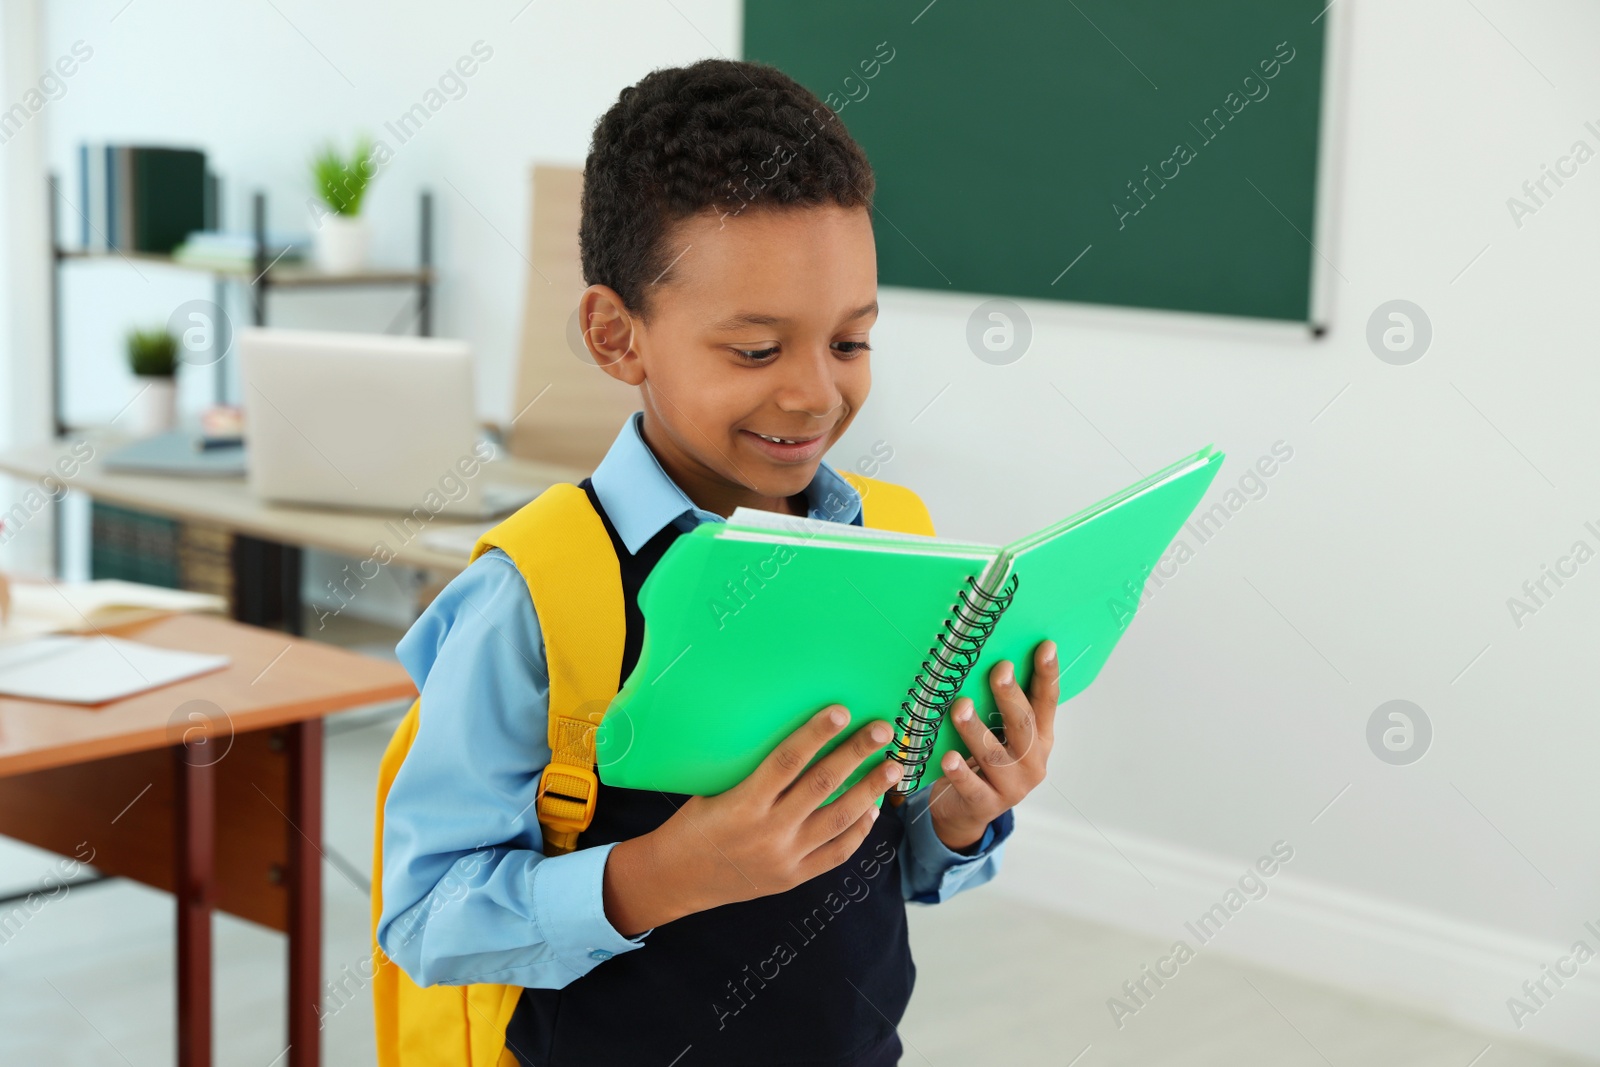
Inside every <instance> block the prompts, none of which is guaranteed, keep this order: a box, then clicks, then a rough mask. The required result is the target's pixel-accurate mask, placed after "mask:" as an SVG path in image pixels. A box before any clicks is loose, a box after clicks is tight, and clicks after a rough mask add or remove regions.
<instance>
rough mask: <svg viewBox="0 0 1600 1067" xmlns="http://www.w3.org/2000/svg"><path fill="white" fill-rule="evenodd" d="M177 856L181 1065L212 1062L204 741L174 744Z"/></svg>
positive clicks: (212, 881) (202, 1066) (210, 846)
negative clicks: (197, 743)
mask: <svg viewBox="0 0 1600 1067" xmlns="http://www.w3.org/2000/svg"><path fill="white" fill-rule="evenodd" d="M172 751H173V764H174V775H173V777H174V783H175V786H176V788H175V789H174V794H175V799H176V804H175V805H174V813H175V816H176V819H175V822H176V826H175V830H176V832H177V842H176V848H175V849H174V850H173V855H174V856H175V857H176V858H177V870H176V872H174V873H175V876H176V877H175V884H176V885H177V887H178V891H177V893H176V894H174V898H175V900H176V902H177V907H178V914H177V926H178V938H177V941H178V967H177V972H178V990H177V994H178V998H177V999H178V1067H211V910H212V908H213V907H214V906H215V903H216V810H217V809H216V774H215V771H216V768H215V767H214V766H213V765H212V764H211V763H209V762H208V761H207V759H208V757H207V753H206V752H205V749H204V746H192V747H191V746H188V745H177V746H174V748H173V750H172Z"/></svg>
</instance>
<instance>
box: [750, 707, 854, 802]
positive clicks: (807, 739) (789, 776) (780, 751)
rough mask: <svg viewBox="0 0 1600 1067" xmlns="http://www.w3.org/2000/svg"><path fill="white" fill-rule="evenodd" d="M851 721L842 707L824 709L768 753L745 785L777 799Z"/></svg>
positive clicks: (848, 714) (751, 773)
mask: <svg viewBox="0 0 1600 1067" xmlns="http://www.w3.org/2000/svg"><path fill="white" fill-rule="evenodd" d="M849 721H850V713H849V712H848V711H846V710H845V709H844V708H843V707H841V706H840V705H838V704H830V705H829V706H828V707H825V708H823V709H822V710H821V711H819V712H817V713H816V714H815V715H813V716H811V718H809V719H807V720H806V723H805V725H804V726H802V727H800V729H798V730H796V731H795V732H794V733H792V734H790V735H789V736H788V737H786V738H784V739H783V740H782V741H780V742H779V743H778V746H777V747H776V748H774V749H773V750H772V751H771V752H769V753H767V758H766V759H764V760H762V761H761V763H760V764H758V765H757V767H756V769H755V770H753V771H751V772H750V774H749V776H747V777H746V778H745V780H744V784H748V785H750V786H752V787H754V788H755V789H756V790H757V791H759V792H761V793H763V794H765V795H766V796H768V797H769V798H774V799H775V798H776V797H777V796H778V795H779V794H780V793H782V792H783V791H784V790H785V789H787V788H789V786H790V785H791V784H793V782H794V780H795V779H796V778H798V777H799V776H800V772H801V771H804V770H805V769H806V764H808V763H810V762H811V761H812V759H813V758H815V757H816V754H817V753H818V752H820V751H821V750H822V746H823V745H825V744H827V743H828V740H829V739H830V738H832V737H833V736H834V735H835V734H837V733H838V732H839V731H840V730H841V729H842V728H843V727H844V724H845V723H847V722H849Z"/></svg>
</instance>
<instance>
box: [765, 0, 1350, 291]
mask: <svg viewBox="0 0 1600 1067" xmlns="http://www.w3.org/2000/svg"><path fill="white" fill-rule="evenodd" d="M1326 6H1327V0H1003V2H987V3H979V2H976V0H935V2H934V3H929V0H746V3H745V7H744V55H745V58H746V59H751V60H756V61H760V62H765V63H771V64H772V65H774V66H776V67H778V68H780V69H782V70H784V71H786V72H787V73H788V74H790V75H791V76H792V77H794V78H795V79H796V80H797V81H799V82H800V83H801V84H803V85H805V86H806V87H807V88H808V89H810V90H811V91H812V92H814V93H816V94H817V95H818V96H819V97H821V98H822V99H823V100H824V102H826V103H827V104H828V105H829V106H830V107H832V108H833V109H834V110H835V111H836V112H837V113H838V115H839V118H840V119H841V120H842V121H843V122H844V124H845V126H846V127H847V128H848V129H849V131H850V133H851V134H852V136H854V137H855V138H856V139H857V140H858V141H859V142H860V143H861V145H862V146H863V147H864V148H865V149H866V152H867V155H868V157H869V158H870V159H871V161H872V165H873V170H874V172H875V174H876V177H877V195H876V197H875V207H876V211H875V213H874V221H873V225H874V228H875V232H876V236H877V244H878V263H879V279H880V281H881V282H882V283H883V284H885V285H901V286H912V287H916V288H921V289H937V290H945V291H954V292H971V293H991V294H1000V295H1006V296H1023V297H1043V298H1047V299H1058V300H1075V301H1086V302H1090V303H1097V304H1118V305H1125V306H1131V307H1148V308H1166V309H1173V310H1180V311H1196V312H1209V313H1215V314H1225V315H1242V316H1249V317H1254V318H1262V319H1277V320H1289V321H1301V322H1304V321H1308V320H1309V318H1310V316H1311V278H1312V265H1313V259H1314V257H1315V256H1316V255H1317V253H1316V251H1315V250H1314V249H1313V247H1312V244H1311V241H1312V240H1314V239H1315V236H1316V235H1315V233H1314V232H1313V218H1314V214H1315V205H1316V196H1317V153H1318V144H1319V138H1318V133H1319V131H1318V126H1319V118H1320V110H1321V97H1322V77H1323V61H1324V51H1325V50H1324V35H1325V28H1326V26H1327V19H1326V18H1324V17H1321V15H1322V12H1323V10H1324V8H1325V7H1326Z"/></svg>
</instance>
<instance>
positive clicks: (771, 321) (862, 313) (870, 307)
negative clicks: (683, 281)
mask: <svg viewBox="0 0 1600 1067" xmlns="http://www.w3.org/2000/svg"><path fill="white" fill-rule="evenodd" d="M877 310H878V302H877V301H876V300H874V301H872V302H871V303H870V304H862V305H861V306H860V307H858V308H856V309H855V310H854V311H852V312H850V314H848V315H846V316H845V319H844V321H845V322H854V321H855V320H856V319H860V318H865V317H866V316H868V315H871V314H873V313H874V312H876V311H877ZM788 321H789V320H788V319H786V318H784V317H782V316H781V315H762V314H759V313H757V312H753V311H749V312H745V313H744V314H742V315H733V316H730V317H728V318H726V319H723V320H722V321H721V322H713V323H712V324H711V329H712V330H714V331H716V332H718V333H721V332H724V331H727V330H738V329H743V328H744V327H746V326H782V325H784V324H785V323H787V322H788Z"/></svg>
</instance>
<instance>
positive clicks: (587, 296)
mask: <svg viewBox="0 0 1600 1067" xmlns="http://www.w3.org/2000/svg"><path fill="white" fill-rule="evenodd" d="M578 323H579V328H580V329H582V330H583V343H584V347H586V348H587V349H588V350H589V357H590V358H591V359H593V360H594V362H595V365H596V366H597V367H599V368H600V369H601V370H603V371H605V372H606V373H607V374H609V375H611V377H613V378H615V379H617V380H618V381H620V382H626V383H628V384H629V385H638V384H640V383H641V382H643V381H644V368H643V367H642V366H640V363H639V353H638V351H637V350H636V349H635V348H634V331H635V329H637V325H636V323H635V320H634V317H633V316H632V315H631V314H630V313H629V312H628V308H627V306H626V305H625V304H624V303H623V302H622V297H620V296H618V295H617V291H616V290H615V289H612V288H611V287H610V286H608V285H591V286H589V288H587V289H585V290H584V291H583V295H582V296H580V297H579V298H578Z"/></svg>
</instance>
